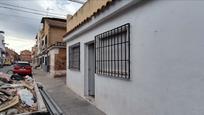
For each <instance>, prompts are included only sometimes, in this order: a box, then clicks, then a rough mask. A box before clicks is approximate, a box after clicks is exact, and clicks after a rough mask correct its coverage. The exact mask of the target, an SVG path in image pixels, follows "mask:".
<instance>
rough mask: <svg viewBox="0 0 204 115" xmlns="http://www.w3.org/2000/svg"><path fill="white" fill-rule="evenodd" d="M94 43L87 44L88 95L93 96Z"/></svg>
mask: <svg viewBox="0 0 204 115" xmlns="http://www.w3.org/2000/svg"><path fill="white" fill-rule="evenodd" d="M94 48H95V47H94V43H91V44H89V45H88V96H90V97H93V98H94V97H95V75H94V74H95V49H94Z"/></svg>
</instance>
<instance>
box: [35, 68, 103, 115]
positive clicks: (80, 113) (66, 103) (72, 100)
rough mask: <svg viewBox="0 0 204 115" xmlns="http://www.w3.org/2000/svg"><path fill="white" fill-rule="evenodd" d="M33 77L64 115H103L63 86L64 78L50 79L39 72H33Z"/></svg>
mask: <svg viewBox="0 0 204 115" xmlns="http://www.w3.org/2000/svg"><path fill="white" fill-rule="evenodd" d="M33 76H34V77H35V79H36V81H37V82H41V83H42V84H43V85H44V87H45V89H46V90H47V91H48V93H49V94H50V95H51V97H53V99H54V100H55V101H56V103H57V104H58V105H59V106H60V108H61V109H62V111H63V112H64V113H65V114H66V115H105V114H104V113H103V112H101V111H100V110H99V109H97V108H96V107H95V106H93V105H91V104H90V103H88V102H87V101H86V100H84V99H83V98H81V97H80V96H78V95H76V94H75V93H74V92H73V91H72V90H70V89H69V88H68V87H67V86H66V85H65V77H61V78H50V77H49V76H48V75H47V74H46V73H45V72H42V71H41V70H34V74H33Z"/></svg>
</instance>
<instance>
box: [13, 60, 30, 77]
mask: <svg viewBox="0 0 204 115" xmlns="http://www.w3.org/2000/svg"><path fill="white" fill-rule="evenodd" d="M12 71H13V74H19V75H30V76H32V66H31V65H30V63H29V62H26V61H18V62H16V64H15V65H14V66H13V69H12Z"/></svg>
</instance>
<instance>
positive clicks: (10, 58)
mask: <svg viewBox="0 0 204 115" xmlns="http://www.w3.org/2000/svg"><path fill="white" fill-rule="evenodd" d="M5 49H6V52H5V58H4V65H11V64H12V63H14V61H18V60H19V55H18V53H16V52H15V51H14V50H13V49H10V48H8V47H5Z"/></svg>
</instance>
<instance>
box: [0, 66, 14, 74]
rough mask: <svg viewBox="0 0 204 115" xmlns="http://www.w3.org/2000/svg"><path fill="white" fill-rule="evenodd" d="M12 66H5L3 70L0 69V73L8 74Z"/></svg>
mask: <svg viewBox="0 0 204 115" xmlns="http://www.w3.org/2000/svg"><path fill="white" fill-rule="evenodd" d="M11 69H12V66H4V67H3V68H0V72H4V73H6V72H7V71H8V70H11Z"/></svg>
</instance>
